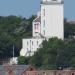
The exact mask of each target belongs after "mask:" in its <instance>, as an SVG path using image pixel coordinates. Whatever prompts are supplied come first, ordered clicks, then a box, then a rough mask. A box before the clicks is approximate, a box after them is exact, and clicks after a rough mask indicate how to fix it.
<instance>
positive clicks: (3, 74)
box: [0, 65, 36, 75]
mask: <svg viewBox="0 0 75 75" xmlns="http://www.w3.org/2000/svg"><path fill="white" fill-rule="evenodd" d="M35 70H36V69H35V68H34V67H33V66H30V65H0V75H26V71H35Z"/></svg>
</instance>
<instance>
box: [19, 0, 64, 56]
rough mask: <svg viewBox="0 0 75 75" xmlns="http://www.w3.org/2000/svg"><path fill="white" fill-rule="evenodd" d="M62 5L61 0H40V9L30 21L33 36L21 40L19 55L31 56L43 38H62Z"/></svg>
mask: <svg viewBox="0 0 75 75" xmlns="http://www.w3.org/2000/svg"><path fill="white" fill-rule="evenodd" d="M63 5H64V2H63V0H41V10H40V12H39V13H38V14H37V17H36V18H35V19H34V20H33V23H32V24H33V27H32V30H33V31H32V36H33V37H32V38H26V39H23V40H22V49H21V51H20V55H21V56H32V55H33V54H34V52H35V51H37V49H38V48H39V47H40V46H41V43H42V42H43V40H45V39H46V40H48V39H49V38H52V37H57V38H59V39H62V40H63V39H64V12H63Z"/></svg>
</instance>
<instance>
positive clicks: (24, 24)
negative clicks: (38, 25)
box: [0, 15, 35, 59]
mask: <svg viewBox="0 0 75 75" xmlns="http://www.w3.org/2000/svg"><path fill="white" fill-rule="evenodd" d="M34 17H35V16H31V17H30V18H29V19H26V18H22V17H18V16H12V15H10V16H7V17H4V16H0V59H5V58H10V57H12V48H13V44H14V46H15V56H19V52H20V49H21V42H22V39H23V38H26V37H30V36H31V35H32V24H31V22H32V20H33V19H34Z"/></svg>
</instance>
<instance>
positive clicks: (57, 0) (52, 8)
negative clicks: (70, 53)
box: [41, 0, 64, 39]
mask: <svg viewBox="0 0 75 75" xmlns="http://www.w3.org/2000/svg"><path fill="white" fill-rule="evenodd" d="M63 4H64V3H63V0H41V34H42V35H43V36H45V37H47V38H52V37H57V38H59V39H64V24H63V23H64V22H63V20H64V13H63Z"/></svg>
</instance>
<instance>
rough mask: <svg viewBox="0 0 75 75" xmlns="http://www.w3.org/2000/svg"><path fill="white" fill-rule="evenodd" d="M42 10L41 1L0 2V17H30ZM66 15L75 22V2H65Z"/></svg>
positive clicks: (16, 0)
mask: <svg viewBox="0 0 75 75" xmlns="http://www.w3.org/2000/svg"><path fill="white" fill-rule="evenodd" d="M38 10H40V0H0V16H8V15H17V16H22V17H29V16H31V15H33V14H36V13H37V11H38ZM64 15H65V17H66V18H68V19H73V20H75V0H64Z"/></svg>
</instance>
